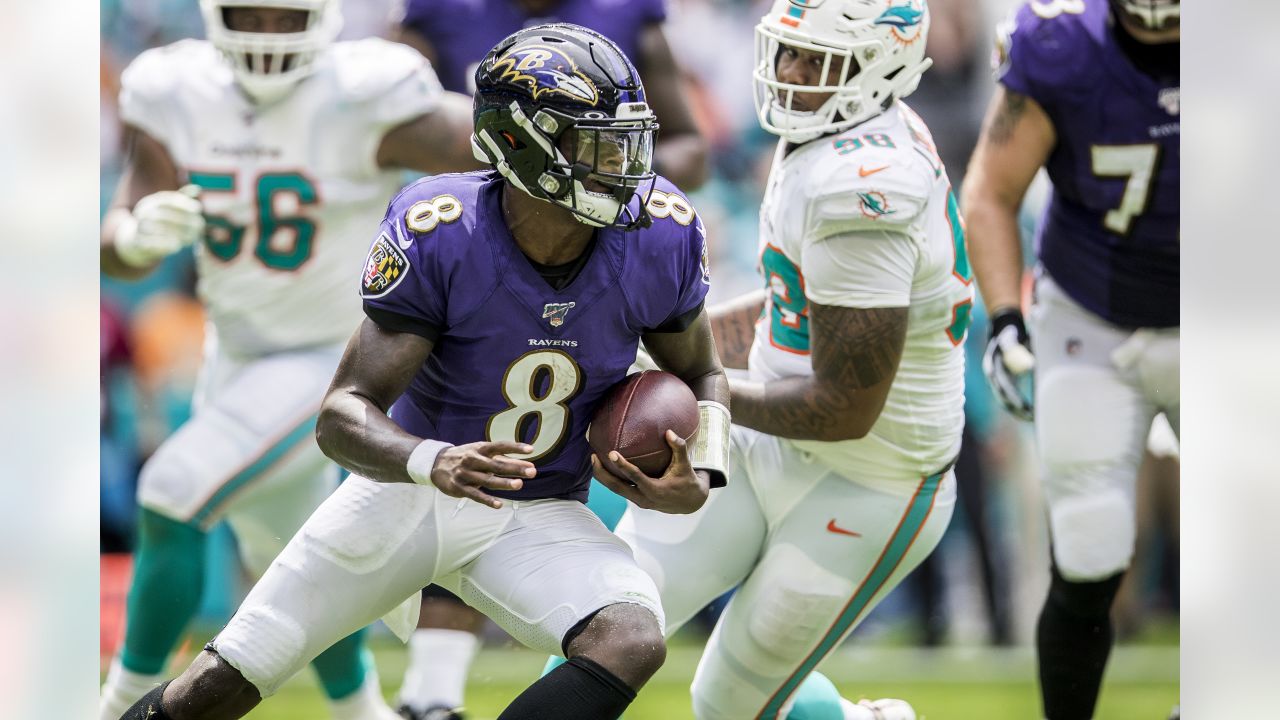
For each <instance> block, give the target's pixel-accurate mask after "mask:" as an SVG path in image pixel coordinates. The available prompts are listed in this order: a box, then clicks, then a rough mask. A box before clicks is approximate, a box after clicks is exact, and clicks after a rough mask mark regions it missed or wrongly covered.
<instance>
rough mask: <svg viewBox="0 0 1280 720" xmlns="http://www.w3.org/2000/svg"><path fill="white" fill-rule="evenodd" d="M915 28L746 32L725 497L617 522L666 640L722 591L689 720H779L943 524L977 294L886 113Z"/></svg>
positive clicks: (885, 19) (927, 172) (960, 250)
mask: <svg viewBox="0 0 1280 720" xmlns="http://www.w3.org/2000/svg"><path fill="white" fill-rule="evenodd" d="M928 27H929V14H928V8H927V6H926V5H925V3H924V2H923V1H922V0H892V1H890V0H883V1H882V2H865V0H828V1H827V2H824V3H822V4H816V3H815V4H813V5H811V6H805V5H802V4H798V3H794V2H791V1H790V0H776V2H774V4H773V6H772V8H771V9H770V11H769V12H768V14H766V15H765V16H764V17H763V18H762V19H761V21H760V22H759V24H758V25H757V26H756V51H755V52H756V54H755V57H756V61H755V71H754V81H755V98H756V103H757V109H758V115H759V121H760V125H761V126H762V127H763V128H764V129H765V130H767V131H769V132H771V133H774V134H776V135H778V136H779V137H780V140H779V143H778V147H777V153H776V154H775V156H774V161H773V167H772V169H771V171H770V175H769V180H768V184H767V186H766V190H765V197H764V202H763V205H762V207H761V210H760V239H759V251H760V261H759V262H760V265H759V267H760V272H761V275H762V276H763V280H764V286H765V287H764V289H763V290H762V291H757V292H754V293H751V294H748V295H746V296H743V297H740V298H738V299H737V300H735V301H730V302H729V303H726V304H725V305H724V306H722V307H717V308H715V309H713V311H712V318H713V319H712V324H713V328H714V329H715V337H716V346H717V348H718V349H719V352H720V356H721V359H722V362H724V364H725V365H726V366H727V367H737V368H745V369H746V370H747V379H745V380H743V381H738V380H737V379H736V378H735V379H733V380H732V381H731V383H730V388H731V396H732V399H733V411H734V414H733V421H734V423H735V424H734V426H733V429H732V446H731V447H732V450H731V456H730V475H731V477H732V480H733V481H732V482H731V483H730V484H729V486H728V487H727V488H726V489H725V490H724V491H722V492H719V493H717V494H715V495H714V496H712V498H711V500H710V501H708V503H707V504H706V505H705V506H704V507H703V508H702V509H701V510H700V511H699V512H697V513H694V514H691V515H685V516H679V517H677V516H663V515H659V514H657V513H653V512H651V511H649V510H645V509H641V508H629V509H628V511H627V514H626V515H624V516H623V519H622V522H621V523H620V524H619V526H618V533H619V535H621V536H622V537H623V538H624V539H626V540H627V541H628V543H630V544H631V545H632V546H633V547H634V548H635V553H636V560H637V561H638V562H639V563H640V565H641V566H642V567H644V568H645V569H647V570H649V571H650V572H651V574H653V575H654V577H655V578H656V580H657V584H658V586H659V591H660V592H661V594H662V603H663V607H664V608H665V609H666V611H667V619H668V622H667V628H668V631H671V629H673V628H674V627H676V626H678V625H679V624H680V623H683V622H685V621H686V620H688V619H689V618H690V617H691V616H692V615H693V614H694V613H695V612H696V611H697V610H698V609H699V608H701V607H702V606H703V605H705V604H706V603H707V602H708V601H709V600H711V599H712V598H715V597H717V596H718V595H720V594H721V593H723V592H724V591H725V590H727V589H729V588H731V587H734V586H739V589H738V592H737V593H736V594H735V595H734V597H733V599H732V600H730V602H729V604H728V606H727V607H726V609H725V611H724V614H723V615H722V616H721V618H720V620H719V621H718V622H717V624H716V627H715V630H714V631H713V632H712V635H711V639H710V641H709V642H708V644H707V648H706V650H705V651H704V653H703V656H702V661H701V662H700V663H699V665H698V669H697V672H696V674H695V676H694V680H693V688H692V690H693V709H694V714H695V715H696V716H697V717H698V718H699V720H711V719H723V720H740V719H741V718H765V719H768V720H773V719H774V718H785V717H788V716H789V715H790V716H792V717H795V715H796V714H795V713H793V712H792V704H793V702H795V700H794V698H795V695H796V691H797V690H798V688H799V687H800V685H801V683H802V682H803V681H804V680H805V678H806V677H807V676H809V675H810V674H811V673H812V671H813V669H814V667H816V666H817V665H818V663H819V662H821V661H822V659H823V658H824V657H826V656H827V655H828V654H829V653H830V652H831V651H832V650H833V649H834V648H835V647H837V646H838V645H839V644H840V642H841V641H842V640H843V639H844V638H845V637H846V636H847V635H848V634H849V632H850V631H852V630H853V629H854V628H855V627H856V626H857V625H858V623H859V622H860V621H861V620H862V619H863V618H865V617H866V616H867V613H869V612H870V611H871V610H872V608H874V607H875V605H876V604H877V603H878V602H879V601H880V600H882V599H883V598H884V597H885V595H887V594H888V593H889V592H890V591H891V590H892V589H893V588H894V587H895V586H896V585H897V584H898V583H900V582H901V581H902V579H903V577H904V576H906V575H907V574H908V573H909V572H911V570H912V569H913V568H914V567H915V566H916V565H917V564H919V563H920V561H921V560H922V559H923V558H924V557H925V556H926V555H928V554H929V553H930V552H931V551H932V550H933V548H934V547H935V546H936V545H937V543H938V541H939V540H940V539H941V537H942V534H943V531H944V530H945V529H946V527H947V524H948V522H949V521H950V518H951V514H952V509H953V507H954V505H955V492H956V489H955V476H954V474H953V472H952V469H951V468H952V465H953V463H954V461H955V458H956V455H957V453H958V452H959V449H960V436H961V430H962V427H963V423H964V351H963V348H962V347H961V344H962V343H963V341H964V337H965V333H966V330H967V328H968V324H969V310H970V308H971V307H972V302H973V288H972V279H971V275H970V271H969V262H968V257H967V255H966V252H965V244H964V224H963V222H962V220H961V218H960V215H959V212H958V204H957V201H956V198H955V196H954V195H953V193H952V190H951V186H950V183H949V181H948V179H947V174H946V170H945V169H944V167H943V164H942V161H941V160H940V159H939V157H938V153H937V151H936V149H935V147H934V143H933V141H932V139H931V137H930V134H929V129H928V128H927V127H926V126H925V124H924V122H923V121H921V120H920V118H919V117H918V116H917V115H916V114H915V113H914V112H912V111H911V109H910V108H909V107H907V105H906V104H904V103H903V102H902V99H903V98H904V97H906V96H907V95H909V94H910V93H911V92H912V91H913V90H914V89H915V88H916V86H917V84H918V83H919V80H920V75H921V73H923V72H924V71H925V69H926V68H928V66H929V60H928V59H927V58H926V57H925V38H926V35H927V32H928ZM600 479H601V481H602V482H605V481H606V480H608V483H609V484H610V485H613V484H614V482H615V480H614V479H613V478H605V477H601V478H600ZM625 479H629V480H631V479H635V474H634V473H628V474H627V477H626V478H625ZM619 492H622V493H623V494H626V492H627V490H626V488H625V487H619ZM699 551H701V552H699ZM841 704H842V706H843V715H844V717H846V718H850V719H856V720H872V719H873V718H874V719H876V720H915V717H916V715H915V712H914V710H913V709H912V707H911V706H910V704H908V703H906V702H904V701H902V700H893V699H885V700H876V701H862V702H860V703H858V704H856V705H855V704H853V703H850V702H848V701H844V702H842V703H841ZM837 716H838V715H837ZM828 717H829V715H828Z"/></svg>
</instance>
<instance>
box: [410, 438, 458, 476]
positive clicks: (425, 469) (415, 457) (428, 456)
mask: <svg viewBox="0 0 1280 720" xmlns="http://www.w3.org/2000/svg"><path fill="white" fill-rule="evenodd" d="M451 447H453V445H452V444H451V443H447V442H444V441H441V440H423V441H422V442H420V443H418V447H416V448H414V449H413V452H411V453H409V462H408V463H405V470H407V471H408V472H409V477H411V478H413V481H414V482H416V483H418V484H419V485H430V484H431V470H432V468H434V467H435V466H436V456H438V455H439V454H440V453H441V452H443V451H444V450H446V449H448V448H451Z"/></svg>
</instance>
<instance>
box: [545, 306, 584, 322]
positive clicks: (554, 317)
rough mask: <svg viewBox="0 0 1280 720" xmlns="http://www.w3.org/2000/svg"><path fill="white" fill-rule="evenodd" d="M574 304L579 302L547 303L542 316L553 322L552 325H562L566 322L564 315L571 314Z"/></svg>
mask: <svg viewBox="0 0 1280 720" xmlns="http://www.w3.org/2000/svg"><path fill="white" fill-rule="evenodd" d="M574 305H577V303H572V302H567V303H547V304H546V305H543V306H542V317H543V319H545V320H546V321H547V322H549V323H551V327H560V326H561V325H563V324H564V316H565V315H568V314H569V311H570V310H571V309H573V306H574Z"/></svg>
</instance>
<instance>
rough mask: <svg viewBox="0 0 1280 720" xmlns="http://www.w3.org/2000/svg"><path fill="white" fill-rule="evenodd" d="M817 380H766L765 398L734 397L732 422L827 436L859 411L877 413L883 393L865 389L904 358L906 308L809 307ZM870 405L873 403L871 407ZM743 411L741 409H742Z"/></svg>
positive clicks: (780, 431)
mask: <svg viewBox="0 0 1280 720" xmlns="http://www.w3.org/2000/svg"><path fill="white" fill-rule="evenodd" d="M809 311H810V314H809V322H810V326H809V327H810V329H811V331H812V336H811V337H812V338H813V347H812V352H813V355H812V362H813V370H814V375H815V378H821V379H822V380H821V383H820V385H819V381H818V380H816V379H815V378H788V379H786V380H781V381H775V382H773V383H769V385H768V387H769V390H768V393H767V397H762V398H759V399H758V402H755V403H741V404H739V403H738V401H737V399H736V398H735V401H734V406H733V407H734V413H735V415H734V420H735V422H737V421H739V420H741V421H742V424H744V425H747V426H748V427H752V428H755V429H757V430H760V431H762V432H767V433H770V434H773V435H781V436H783V437H791V438H801V439H817V440H823V439H829V438H830V437H831V436H832V434H833V433H837V434H838V432H839V429H840V428H843V427H847V426H848V424H849V422H851V419H853V418H857V417H858V415H859V414H860V413H867V412H870V413H879V410H880V407H881V402H883V399H884V395H883V394H879V393H876V394H870V395H869V394H867V393H865V392H859V391H866V390H867V389H869V388H872V387H875V386H879V385H882V384H883V383H885V382H886V381H889V380H891V379H892V378H893V377H894V375H895V373H896V372H897V369H898V361H899V359H900V358H901V357H902V347H903V344H904V343H905V341H906V334H907V308H905V307H902V308H875V309H860V310H849V309H847V308H831V307H823V306H820V305H814V304H812V303H811V304H810V305H809ZM872 405H874V407H872ZM740 411H741V412H740Z"/></svg>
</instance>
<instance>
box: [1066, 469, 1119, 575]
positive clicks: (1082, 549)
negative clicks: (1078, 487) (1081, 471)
mask: <svg viewBox="0 0 1280 720" xmlns="http://www.w3.org/2000/svg"><path fill="white" fill-rule="evenodd" d="M1049 522H1050V525H1051V529H1052V531H1053V559H1054V562H1055V563H1056V565H1057V567H1058V569H1059V571H1060V572H1061V573H1062V576H1063V577H1065V578H1066V579H1068V580H1073V581H1093V580H1100V579H1102V578H1106V577H1109V576H1111V575H1114V574H1116V573H1118V572H1121V571H1123V570H1124V569H1125V568H1127V567H1129V562H1130V561H1131V560H1132V559H1133V547H1134V539H1135V533H1136V527H1135V519H1134V508H1133V506H1132V504H1131V503H1130V502H1129V500H1128V498H1127V497H1126V496H1125V494H1124V493H1123V492H1122V491H1121V490H1118V489H1107V490H1102V491H1099V492H1095V493H1092V494H1087V495H1079V496H1071V497H1066V498H1060V499H1057V500H1055V501H1053V502H1052V503H1051V504H1050V508H1049Z"/></svg>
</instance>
